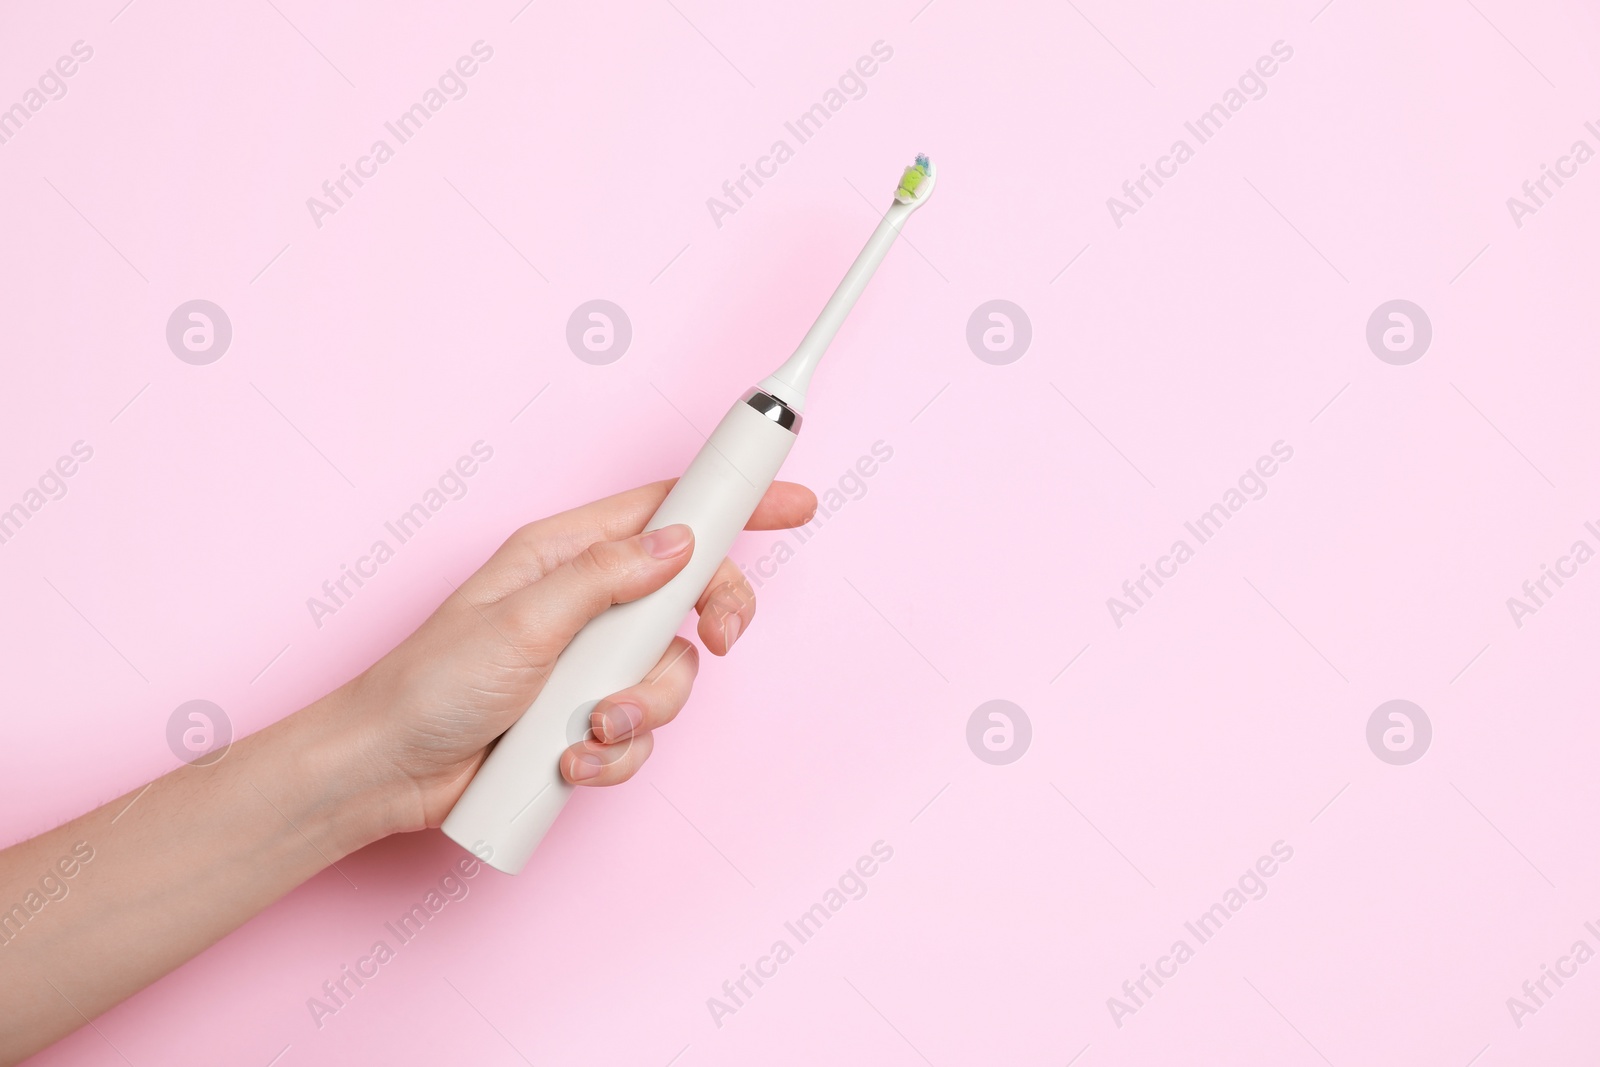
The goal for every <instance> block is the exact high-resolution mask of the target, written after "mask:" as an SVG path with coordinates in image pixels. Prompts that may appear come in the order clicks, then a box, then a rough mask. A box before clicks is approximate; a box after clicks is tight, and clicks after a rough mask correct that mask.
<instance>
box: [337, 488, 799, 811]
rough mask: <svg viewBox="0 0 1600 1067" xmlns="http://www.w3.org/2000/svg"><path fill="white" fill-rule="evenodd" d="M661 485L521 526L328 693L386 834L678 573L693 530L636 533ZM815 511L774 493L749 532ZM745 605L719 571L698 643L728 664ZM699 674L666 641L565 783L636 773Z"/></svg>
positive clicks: (605, 709)
mask: <svg viewBox="0 0 1600 1067" xmlns="http://www.w3.org/2000/svg"><path fill="white" fill-rule="evenodd" d="M671 488H672V483H671V482H657V483H655V484H653V485H647V486H643V487H641V488H639V489H634V490H631V491H629V492H626V493H621V494H618V495H617V496H613V497H608V498H606V499H605V500H599V501H596V502H595V503H593V504H588V505H585V506H583V507H580V508H576V509H574V510H572V511H567V512H563V513H562V514H559V515H554V516H551V517H550V518H547V519H541V520H539V521H538V522H534V523H531V524H529V525H528V526H525V527H523V528H522V529H520V530H518V531H517V532H516V533H514V534H513V535H512V536H511V538H510V539H509V540H507V541H506V543H505V544H504V545H503V546H502V547H501V548H500V549H499V551H497V552H496V553H495V554H494V556H493V557H491V558H490V559H489V561H488V562H487V563H485V564H484V565H483V566H482V567H480V568H479V569H478V571H477V572H476V573H475V574H473V575H472V576H471V577H470V578H468V579H467V580H466V581H465V582H463V583H462V584H461V586H460V587H459V588H457V589H455V590H454V591H453V592H452V593H450V595H449V596H448V597H447V598H446V600H445V601H444V603H443V604H441V605H440V606H439V609H438V610H437V611H435V612H434V613H433V615H431V616H430V617H429V618H428V620H427V621H426V622H424V623H423V624H422V625H421V626H420V627H419V628H418V629H417V631H416V632H415V633H413V634H412V635H411V636H410V637H408V638H406V639H405V640H404V641H403V642H401V643H400V644H399V645H398V646H397V647H396V648H395V649H394V650H393V651H391V652H390V653H389V654H388V655H386V656H384V657H383V658H382V659H381V660H379V661H378V662H377V663H375V664H373V666H372V667H371V668H369V669H368V670H367V671H366V672H365V673H363V674H362V675H360V676H359V677H357V678H355V679H354V680H352V681H351V682H350V683H348V684H347V685H346V686H344V687H343V688H341V689H340V690H339V691H338V692H336V693H334V694H332V695H331V697H330V701H331V704H330V708H331V709H332V710H333V713H335V714H338V715H339V716H341V717H351V718H354V719H356V720H358V721H359V729H357V731H356V736H357V737H359V738H362V739H363V742H362V748H363V750H364V751H363V762H364V764H365V766H366V767H367V768H368V769H369V770H370V773H372V774H374V775H376V776H378V777H379V778H380V779H381V780H383V781H384V783H385V788H382V789H379V790H376V791H374V793H373V794H369V795H381V796H387V797H388V798H389V800H388V802H387V807H388V809H389V810H388V811H387V812H386V813H385V814H384V819H385V827H386V829H387V830H388V831H389V832H395V831H403V830H420V829H422V828H424V827H429V826H438V825H439V823H440V822H442V821H443V819H444V817H445V815H446V814H448V813H449V811H450V809H451V807H453V806H454V805H455V802H456V800H457V799H458V798H459V797H460V796H461V793H462V790H464V789H465V788H466V786H467V783H468V782H469V781H471V779H472V776H473V774H474V773H475V772H476V771H477V769H478V766H479V765H480V764H481V763H482V762H483V759H484V756H485V754H486V752H487V747H488V745H489V743H490V742H491V741H493V740H494V739H495V738H496V737H498V736H499V735H500V734H502V733H504V732H505V730H506V729H507V728H508V727H510V726H511V724H512V723H514V722H515V721H516V720H517V718H518V717H519V716H520V715H521V714H522V713H523V712H524V711H526V710H527V708H528V705H530V704H531V703H533V699H534V697H536V696H537V695H538V694H539V690H540V689H541V688H542V687H543V685H544V682H545V679H546V678H547V677H549V672H550V668H551V667H553V666H554V665H555V662H556V657H557V656H559V655H560V654H561V651H562V650H563V649H565V648H566V647H567V643H568V642H569V641H571V640H572V638H573V636H574V635H576V634H577V632H578V631H579V630H580V629H582V628H583V626H584V624H585V623H587V622H588V621H589V620H590V619H592V618H594V617H595V616H596V615H598V614H600V613H601V612H602V611H604V610H605V609H606V608H608V607H610V606H611V605H613V604H621V603H625V602H627V601H630V600H636V599H638V598H639V597H642V596H644V595H645V594H647V593H650V592H653V591H655V590H656V589H659V588H661V586H663V585H665V584H666V583H667V582H668V581H669V580H670V579H671V578H672V577H673V576H674V575H676V574H677V573H678V572H679V571H680V570H682V569H683V567H684V566H685V564H687V563H688V561H689V557H690V554H691V549H692V548H693V543H694V541H693V536H692V534H691V533H690V531H689V528H688V527H686V526H681V525H679V526H668V527H665V528H663V529H660V530H656V531H653V532H651V533H648V534H642V533H641V532H640V531H641V530H643V528H644V525H645V523H646V522H647V521H648V520H649V518H650V516H651V515H652V514H653V513H654V512H655V510H656V508H657V507H658V506H660V504H661V501H662V500H663V499H665V497H666V495H667V491H668V490H669V489H671ZM816 506H817V499H816V497H815V496H814V495H813V494H812V493H811V491H810V490H809V489H806V488H804V487H803V486H799V485H795V484H793V483H790V482H776V483H774V484H773V485H772V487H771V488H770V489H768V490H767V494H766V496H765V497H764V498H763V499H762V501H761V503H760V505H759V506H758V507H757V508H756V511H755V514H754V516H752V518H751V520H750V523H749V526H748V528H749V529H753V530H775V529H783V528H787V527H792V526H799V525H801V524H803V523H805V522H808V521H809V520H810V519H811V516H812V515H813V514H814V513H815V511H816ZM755 608H756V604H755V594H754V592H753V591H752V590H751V588H750V586H749V583H748V582H746V581H745V579H744V576H743V575H742V574H740V573H739V570H738V568H737V567H735V566H734V565H733V564H732V563H731V562H730V561H728V560H723V561H722V565H721V567H720V568H719V569H718V570H717V573H716V577H715V578H713V579H712V582H711V585H710V587H709V588H708V589H707V591H706V593H705V595H704V596H702V597H701V599H700V602H699V604H698V605H696V610H697V611H698V612H699V614H700V622H699V630H698V632H699V636H700V640H701V641H702V642H703V643H704V644H705V646H706V648H708V649H709V650H710V651H711V652H713V653H715V654H716V655H719V656H720V655H726V654H727V652H728V649H729V648H730V647H731V646H732V645H733V642H734V641H735V640H737V639H738V637H739V635H740V634H741V633H743V632H744V630H745V629H746V628H747V627H748V626H749V625H750V621H751V619H752V618H753V617H754V615H755ZM699 665H700V656H699V653H698V651H696V649H695V647H694V646H693V645H692V644H691V643H689V642H688V641H686V640H684V639H683V638H681V637H678V638H674V639H673V641H672V644H671V645H670V646H669V647H668V649H667V651H666V654H665V655H664V656H662V658H661V661H660V663H658V664H657V665H656V667H655V668H654V669H653V670H652V671H651V672H650V674H649V675H648V676H647V677H646V678H645V680H644V681H642V682H641V683H639V684H638V685H636V686H632V687H630V688H628V689H625V690H623V691H622V692H620V693H615V694H612V695H611V696H609V697H607V698H606V699H604V700H602V701H601V702H600V704H599V705H598V706H597V707H596V708H595V710H594V714H593V717H592V719H591V726H592V730H593V734H594V736H593V738H592V739H589V740H585V741H582V742H580V743H578V744H576V745H573V746H572V747H571V748H569V749H568V750H567V751H566V752H565V753H564V754H563V755H562V757H561V772H562V774H563V775H564V776H565V777H566V779H567V780H568V781H570V782H573V783H575V784H578V785H615V784H616V783H618V782H622V781H626V780H627V779H628V778H629V777H631V776H632V775H633V773H634V772H635V771H637V770H638V769H639V767H640V765H641V764H642V763H643V762H644V761H645V759H647V758H648V757H649V755H650V751H651V748H652V747H653V743H654V742H653V738H652V731H653V730H655V729H656V728H657V727H660V726H664V725H665V724H667V723H669V722H671V721H672V719H673V717H674V716H676V715H677V714H678V711H679V709H681V708H682V707H683V705H684V702H685V701H686V700H687V699H688V697H689V690H690V688H691V686H692V685H693V684H694V677H695V674H696V672H697V671H698V670H699Z"/></svg>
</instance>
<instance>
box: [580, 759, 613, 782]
mask: <svg viewBox="0 0 1600 1067" xmlns="http://www.w3.org/2000/svg"><path fill="white" fill-rule="evenodd" d="M604 766H605V764H603V763H601V762H600V757H599V756H590V755H581V756H577V757H575V758H574V759H573V761H572V780H573V781H574V782H581V781H584V780H585V779H587V778H593V777H594V776H595V775H597V774H599V773H600V769H601V768H602V767H604Z"/></svg>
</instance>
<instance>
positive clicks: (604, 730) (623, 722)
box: [599, 704, 644, 741]
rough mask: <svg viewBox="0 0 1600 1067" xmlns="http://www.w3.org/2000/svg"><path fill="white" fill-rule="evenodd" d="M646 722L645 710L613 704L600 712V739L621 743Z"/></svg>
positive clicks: (634, 706) (633, 706) (630, 705)
mask: <svg viewBox="0 0 1600 1067" xmlns="http://www.w3.org/2000/svg"><path fill="white" fill-rule="evenodd" d="M642 722H644V709H642V708H640V707H637V706H636V705H633V704H613V705H611V706H610V707H608V708H606V709H605V710H604V711H602V712H600V730H599V733H600V739H601V740H602V741H620V740H622V739H623V738H624V737H627V736H628V735H629V734H631V733H632V732H633V731H634V730H636V729H638V728H639V724H640V723H642Z"/></svg>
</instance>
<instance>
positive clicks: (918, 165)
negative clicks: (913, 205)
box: [894, 153, 931, 204]
mask: <svg viewBox="0 0 1600 1067" xmlns="http://www.w3.org/2000/svg"><path fill="white" fill-rule="evenodd" d="M930 165H931V164H929V162H928V157H927V156H925V155H922V154H921V153H918V155H917V161H916V162H915V163H913V164H912V165H911V166H909V167H907V168H906V169H905V172H904V173H903V174H901V175H900V185H899V187H898V188H896V189H895V191H894V198H895V199H896V200H898V201H900V203H902V204H909V203H910V202H911V201H913V200H915V199H916V198H917V187H918V186H920V185H921V184H922V181H923V179H924V178H926V177H927V176H928V168H929V167H930Z"/></svg>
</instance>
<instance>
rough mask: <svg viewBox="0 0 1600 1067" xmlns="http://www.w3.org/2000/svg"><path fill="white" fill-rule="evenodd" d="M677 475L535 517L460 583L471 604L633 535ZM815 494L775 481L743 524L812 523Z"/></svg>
mask: <svg viewBox="0 0 1600 1067" xmlns="http://www.w3.org/2000/svg"><path fill="white" fill-rule="evenodd" d="M676 483H677V479H676V478H671V479H667V480H665V481H660V482H651V483H650V484H649V485H641V486H640V487H639V488H637V489H629V490H627V491H626V492H622V493H617V494H615V495H614V496H608V497H605V498H603V499H601V500H596V501H593V502H592V503H588V504H584V505H582V506H580V507H576V508H572V509H571V510H570V511H563V512H561V513H559V514H556V515H551V516H550V517H548V518H544V519H539V520H538V521H536V522H531V523H529V524H528V525H526V526H524V527H522V528H521V529H520V530H518V531H517V532H516V533H514V534H512V535H511V537H510V538H509V539H507V541H506V543H505V544H504V545H502V546H500V548H499V549H498V550H497V551H496V552H495V554H494V555H493V556H491V557H490V558H489V561H488V562H487V563H485V564H484V565H483V566H482V567H480V568H479V569H478V572H477V573H476V574H474V575H473V576H472V577H471V578H469V579H468V580H467V581H466V582H465V583H464V584H463V585H462V587H461V591H462V593H463V594H464V595H465V596H467V598H468V599H469V600H472V601H473V602H475V603H485V602H489V601H494V600H498V599H500V598H501V597H503V596H505V595H506V594H508V593H510V592H512V591H514V590H516V589H520V588H522V587H523V586H525V585H528V584H529V583H531V582H536V581H538V580H539V579H540V578H541V577H543V576H544V575H546V574H548V573H549V572H550V571H552V570H554V569H555V568H557V567H559V566H561V565H562V564H563V563H565V562H566V561H567V560H569V559H572V558H573V557H574V556H576V555H577V554H578V553H580V552H582V551H583V550H584V549H586V548H588V547H589V546H590V545H592V544H594V543H595V542H596V541H616V540H620V539H621V538H624V537H632V536H633V535H634V534H637V533H639V532H640V531H642V530H643V529H644V526H645V523H647V522H649V521H650V516H651V515H654V514H655V512H656V509H657V508H659V507H660V506H661V502H662V501H663V500H665V499H666V498H667V493H668V492H670V491H671V489H672V487H673V485H675V484H676ZM816 511H817V497H816V494H815V493H813V492H812V491H811V490H809V489H807V488H806V487H805V486H803V485H799V484H797V483H795V482H773V483H772V484H771V485H770V486H768V487H767V491H766V493H765V494H763V495H762V497H761V501H760V503H758V504H757V505H756V509H755V511H754V512H753V513H752V514H751V516H750V521H749V522H747V523H745V529H747V530H785V529H788V528H790V527H793V526H801V525H804V524H805V523H807V522H810V521H811V517H812V516H813V515H815V514H816Z"/></svg>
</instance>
